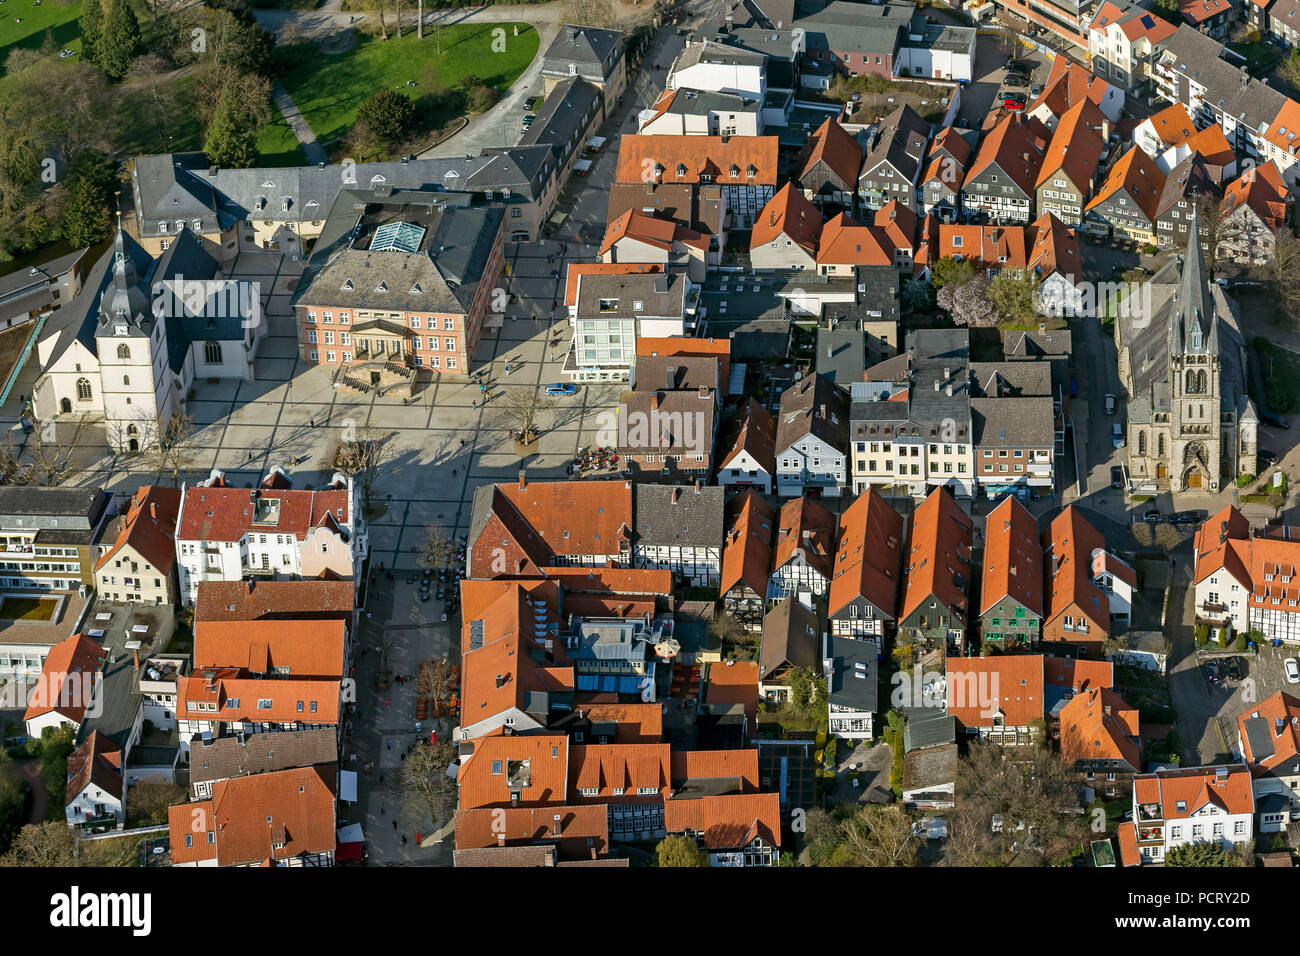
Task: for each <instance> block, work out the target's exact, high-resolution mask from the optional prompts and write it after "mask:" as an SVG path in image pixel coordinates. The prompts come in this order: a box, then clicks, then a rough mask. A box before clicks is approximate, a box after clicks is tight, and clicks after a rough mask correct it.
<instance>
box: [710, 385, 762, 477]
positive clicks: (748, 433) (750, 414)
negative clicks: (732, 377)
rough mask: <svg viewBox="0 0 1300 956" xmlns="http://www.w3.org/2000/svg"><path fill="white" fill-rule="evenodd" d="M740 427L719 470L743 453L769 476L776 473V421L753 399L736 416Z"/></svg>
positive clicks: (719, 464)
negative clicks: (747, 454) (746, 453)
mask: <svg viewBox="0 0 1300 956" xmlns="http://www.w3.org/2000/svg"><path fill="white" fill-rule="evenodd" d="M736 422H737V424H738V425H739V426H740V429H739V431H738V432H737V433H736V438H735V441H734V442H733V443H732V445H731V449H730V451H728V452H727V453H726V454H724V455H723V456H722V458H721V459H720V460H719V461H718V468H719V470H721V469H723V468H726V467H728V466H729V465H730V464H731V461H732V460H733V459H734V458H735V457H736V456H737V455H739V454H740V453H741V452H742V451H744V452H748V453H749V455H750V457H751V458H753V459H754V460H755V461H756V462H757V463H758V465H759V467H760V468H762V469H763V470H764V471H766V472H767V473H768V475H773V474H775V473H776V419H774V418H773V417H772V415H771V413H770V412H769V411H768V410H767V409H766V408H764V407H763V406H762V405H760V404H759V402H758V400H757V399H756V398H753V397H751V398H750V399H749V400H748V402H746V404H745V407H744V408H743V409H741V411H740V412H739V413H738V414H737V416H736Z"/></svg>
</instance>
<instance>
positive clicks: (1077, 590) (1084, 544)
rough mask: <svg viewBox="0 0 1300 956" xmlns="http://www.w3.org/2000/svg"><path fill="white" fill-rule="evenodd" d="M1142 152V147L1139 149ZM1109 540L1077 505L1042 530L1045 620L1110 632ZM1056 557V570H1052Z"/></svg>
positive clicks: (1096, 635) (1098, 635) (1099, 634)
mask: <svg viewBox="0 0 1300 956" xmlns="http://www.w3.org/2000/svg"><path fill="white" fill-rule="evenodd" d="M1139 152H1140V150H1139ZM1105 547H1106V541H1105V539H1104V538H1102V536H1101V533H1100V532H1098V531H1097V529H1096V528H1094V527H1093V526H1092V525H1091V524H1089V523H1088V519H1086V518H1085V517H1084V516H1083V514H1082V512H1080V511H1079V509H1078V508H1076V507H1074V505H1068V506H1066V508H1065V510H1064V511H1062V512H1061V513H1060V514H1059V515H1057V516H1056V518H1054V519H1053V520H1052V523H1051V524H1050V525H1048V527H1047V529H1046V530H1045V531H1044V532H1043V552H1044V553H1043V572H1044V573H1045V574H1046V575H1047V587H1046V591H1047V609H1046V617H1045V623H1046V622H1051V621H1054V620H1056V618H1057V617H1059V616H1060V615H1062V614H1065V613H1067V612H1069V613H1071V615H1074V614H1078V613H1080V612H1082V613H1083V615H1084V616H1085V617H1087V618H1088V620H1089V621H1091V622H1092V626H1093V627H1094V628H1096V630H1095V631H1089V632H1088V635H1087V639H1088V640H1104V639H1105V637H1106V635H1107V634H1109V633H1110V598H1109V597H1108V596H1107V595H1106V592H1105V591H1103V590H1102V589H1101V588H1099V587H1097V585H1096V584H1094V583H1093V581H1092V557H1093V552H1095V551H1097V550H1098V549H1102V550H1104V549H1105ZM1053 557H1055V571H1053Z"/></svg>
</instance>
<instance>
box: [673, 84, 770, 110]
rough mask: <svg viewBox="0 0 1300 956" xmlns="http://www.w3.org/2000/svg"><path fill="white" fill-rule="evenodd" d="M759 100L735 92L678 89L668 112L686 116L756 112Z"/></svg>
mask: <svg viewBox="0 0 1300 956" xmlns="http://www.w3.org/2000/svg"><path fill="white" fill-rule="evenodd" d="M758 108H759V103H758V100H756V99H752V98H751V97H748V96H738V95H737V94H735V93H714V92H712V91H711V90H678V91H677V95H676V96H674V97H673V101H672V102H671V103H670V104H668V109H666V110H665V111H664V112H666V113H680V114H682V115H684V116H705V115H707V114H709V113H756V112H758Z"/></svg>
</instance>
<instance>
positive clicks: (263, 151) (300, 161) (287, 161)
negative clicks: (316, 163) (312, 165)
mask: <svg viewBox="0 0 1300 956" xmlns="http://www.w3.org/2000/svg"><path fill="white" fill-rule="evenodd" d="M257 152H258V162H259V163H260V164H261V165H262V166H306V165H307V154H306V153H304V152H303V151H302V144H301V143H299V142H298V137H296V136H294V135H293V130H291V129H289V124H288V123H286V122H285V121H284V117H283V116H281V115H280V114H279V113H276V116H275V120H274V121H273V122H272V123H271V124H270V125H268V126H267V127H266V128H265V129H263V130H262V132H261V134H260V135H259V136H258V137H257Z"/></svg>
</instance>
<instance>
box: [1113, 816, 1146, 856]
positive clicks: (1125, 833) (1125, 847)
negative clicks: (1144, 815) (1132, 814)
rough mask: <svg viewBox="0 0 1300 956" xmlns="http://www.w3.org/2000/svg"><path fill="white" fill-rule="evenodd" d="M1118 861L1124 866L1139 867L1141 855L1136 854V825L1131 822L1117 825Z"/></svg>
mask: <svg viewBox="0 0 1300 956" xmlns="http://www.w3.org/2000/svg"><path fill="white" fill-rule="evenodd" d="M1119 859H1120V862H1121V863H1122V864H1124V865H1125V866H1140V865H1141V863H1142V855H1141V854H1140V853H1138V838H1137V824H1136V823H1134V822H1133V821H1131V820H1130V821H1129V822H1127V823H1121V824H1120V825H1119Z"/></svg>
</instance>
